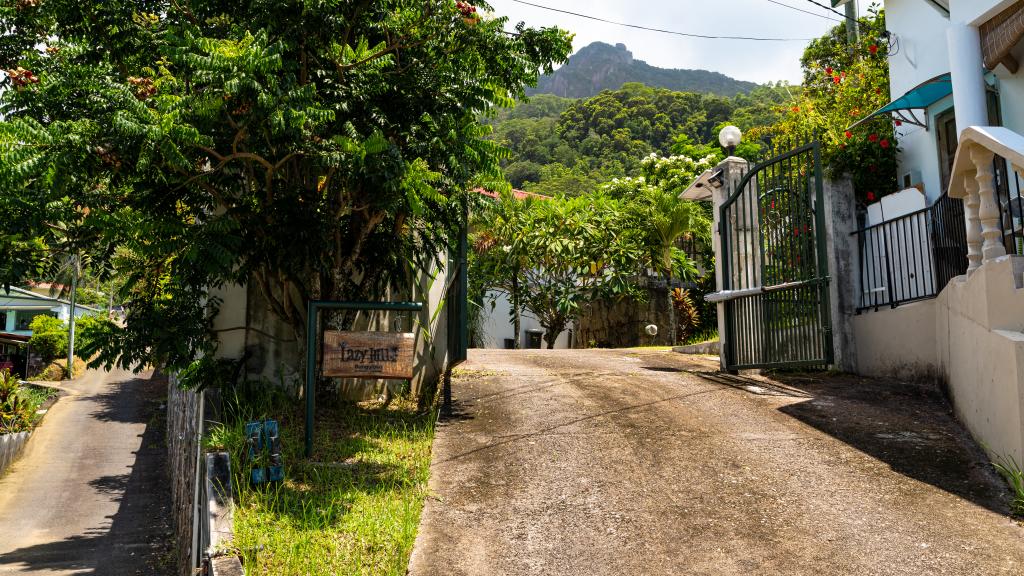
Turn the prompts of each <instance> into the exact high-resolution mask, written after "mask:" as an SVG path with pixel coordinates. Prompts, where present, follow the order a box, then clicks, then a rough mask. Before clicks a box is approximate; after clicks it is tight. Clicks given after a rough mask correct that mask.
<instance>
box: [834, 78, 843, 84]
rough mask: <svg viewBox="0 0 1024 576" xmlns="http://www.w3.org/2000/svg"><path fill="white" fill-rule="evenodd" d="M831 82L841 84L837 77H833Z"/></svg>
mask: <svg viewBox="0 0 1024 576" xmlns="http://www.w3.org/2000/svg"><path fill="white" fill-rule="evenodd" d="M832 82H834V83H836V84H839V83H840V82H842V80H841V79H840V78H839V76H833V77H832Z"/></svg>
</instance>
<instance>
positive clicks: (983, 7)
mask: <svg viewBox="0 0 1024 576" xmlns="http://www.w3.org/2000/svg"><path fill="white" fill-rule="evenodd" d="M1016 1H1017V0H950V3H949V14H950V20H953V21H954V22H966V23H968V24H971V25H974V26H979V25H981V24H983V23H984V22H986V21H987V20H988V19H989V18H991V17H993V16H995V15H996V14H999V13H1000V12H1002V11H1003V10H1005V9H1006V8H1007V7H1009V6H1010V5H1011V4H1013V3H1014V2H1016ZM886 4H888V2H886Z"/></svg>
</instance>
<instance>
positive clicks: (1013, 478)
mask: <svg viewBox="0 0 1024 576" xmlns="http://www.w3.org/2000/svg"><path fill="white" fill-rule="evenodd" d="M992 466H994V467H995V469H996V471H997V472H999V475H1000V476H1002V477H1003V479H1004V480H1006V483H1007V484H1009V485H1010V490H1011V492H1012V493H1013V501H1012V502H1011V503H1010V511H1011V512H1012V513H1013V514H1014V515H1015V516H1024V469H1022V468H1021V467H1020V464H1018V463H1017V460H1016V459H1014V457H1013V456H996V457H995V460H993V461H992Z"/></svg>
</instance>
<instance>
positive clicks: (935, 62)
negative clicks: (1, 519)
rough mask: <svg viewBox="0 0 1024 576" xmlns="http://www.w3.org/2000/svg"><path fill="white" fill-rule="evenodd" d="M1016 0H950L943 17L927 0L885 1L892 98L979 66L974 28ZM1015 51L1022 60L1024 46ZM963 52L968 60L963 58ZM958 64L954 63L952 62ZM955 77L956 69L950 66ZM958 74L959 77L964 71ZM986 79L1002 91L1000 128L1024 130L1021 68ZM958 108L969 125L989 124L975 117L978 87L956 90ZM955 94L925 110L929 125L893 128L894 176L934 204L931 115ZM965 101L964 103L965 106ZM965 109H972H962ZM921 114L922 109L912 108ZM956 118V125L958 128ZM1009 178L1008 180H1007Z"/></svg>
mask: <svg viewBox="0 0 1024 576" xmlns="http://www.w3.org/2000/svg"><path fill="white" fill-rule="evenodd" d="M1013 2H1014V0H951V2H950V15H949V16H946V15H944V14H943V13H942V12H941V11H940V10H938V9H936V8H935V7H934V6H932V5H931V4H930V3H929V2H926V1H924V0H886V2H885V12H886V27H887V28H888V29H889V31H890V32H892V33H893V34H894V35H895V37H896V42H897V43H898V48H897V49H896V50H895V53H894V54H892V55H890V57H889V71H890V74H889V85H890V90H891V94H892V97H893V98H898V97H899V96H901V95H903V94H905V93H906V92H908V91H909V90H911V89H913V88H914V87H916V86H918V85H920V84H921V83H922V82H925V81H927V80H929V79H931V78H934V77H936V76H938V75H940V74H945V73H947V72H950V71H951V68H957V69H958V70H973V69H974V68H975V66H976V67H977V69H978V70H980V69H981V66H982V64H981V62H980V61H979V62H977V63H976V64H975V62H974V59H975V58H976V57H977V54H976V47H975V46H974V43H975V39H976V36H975V34H976V31H972V30H971V27H977V26H979V25H980V24H982V23H984V22H985V21H987V20H988V19H989V18H991V17H992V16H994V15H996V14H998V13H999V12H1000V11H1002V10H1003V9H1005V8H1006V7H1008V6H1009V5H1011V4H1013ZM951 38H952V40H955V41H959V42H967V43H968V46H967V47H969V48H971V50H970V52H971V55H967V54H966V51H965V50H963V49H960V48H955V47H954V48H955V49H954V50H953V51H952V52H951V50H950V48H951V44H950V42H951ZM1014 55H1015V56H1016V57H1017V59H1018V61H1024V60H1022V58H1024V46H1018V48H1017V50H1015V52H1014ZM967 56H970V57H969V58H968V60H969V61H964V60H963V59H964V58H965V57H967ZM954 58H956V59H957V61H956V62H954V61H953V59H954ZM951 64H957V66H951ZM953 72H954V75H955V76H956V75H957V70H953ZM960 76H963V75H962V74H961V75H960ZM988 79H989V83H990V84H995V85H996V86H997V88H998V90H999V94H1000V106H1001V111H1002V117H1003V126H1006V127H1007V128H1010V129H1011V130H1014V131H1016V132H1019V133H1024V72H1018V73H1017V74H1011V73H1010V72H1009V70H1007V69H1006V68H1004V67H1003V66H998V67H997V68H996V70H994V71H992V73H991V74H989V78H988ZM975 80H976V78H973V77H972V78H969V79H967V80H964V79H963V78H954V79H953V82H954V86H955V87H956V86H957V85H958V82H960V83H961V84H960V86H961V88H962V87H964V86H968V85H969V86H968V87H973V83H974V82H975ZM958 92H959V94H960V96H959V97H960V98H961V99H962V100H964V102H961V106H960V108H961V110H959V111H958V115H957V116H958V120H960V119H961V117H964V116H970V117H971V119H970V120H969V121H967V124H979V125H985V124H987V123H988V122H987V121H984V120H978V118H976V117H980V116H982V115H983V114H982V113H980V111H979V106H980V104H979V99H978V98H977V97H972V96H978V94H979V92H978V91H977V90H963V89H961V90H958ZM953 100H954V98H953V97H952V96H951V97H948V98H945V99H943V100H941V101H940V102H938V103H936V104H935V105H933V106H931V107H930V108H929V109H928V110H927V119H928V122H927V123H928V128H927V129H925V128H922V127H919V126H912V125H909V124H904V125H902V126H899V127H897V128H896V135H897V140H898V142H899V146H900V153H899V156H898V174H897V177H898V178H899V181H900V183H901V184H902V183H903V178H904V175H906V174H911V179H912V182H911V183H912V184H916V183H917V182H918V181H920V182H921V183H922V184H923V185H924V192H925V196H926V197H927V199H928V202H929V203H931V202H934V201H935V200H936V199H937V198H938V197H939V196H940V195H942V193H943V192H944V190H942V189H941V182H940V172H941V170H940V166H939V154H938V142H937V139H936V129H935V123H934V120H935V117H936V116H937V115H939V114H942V113H943V112H945V111H947V110H949V109H950V108H953ZM965 103H966V104H965ZM965 106H966V107H969V108H970V110H965V109H963V108H965ZM915 112H916V113H917V114H918V115H920V111H915ZM959 124H960V123H959V122H958V128H960V126H959ZM1011 180H1012V179H1011Z"/></svg>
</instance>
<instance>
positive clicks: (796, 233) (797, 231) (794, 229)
mask: <svg viewBox="0 0 1024 576" xmlns="http://www.w3.org/2000/svg"><path fill="white" fill-rule="evenodd" d="M799 235H800V229H799V228H793V236H799Z"/></svg>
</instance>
